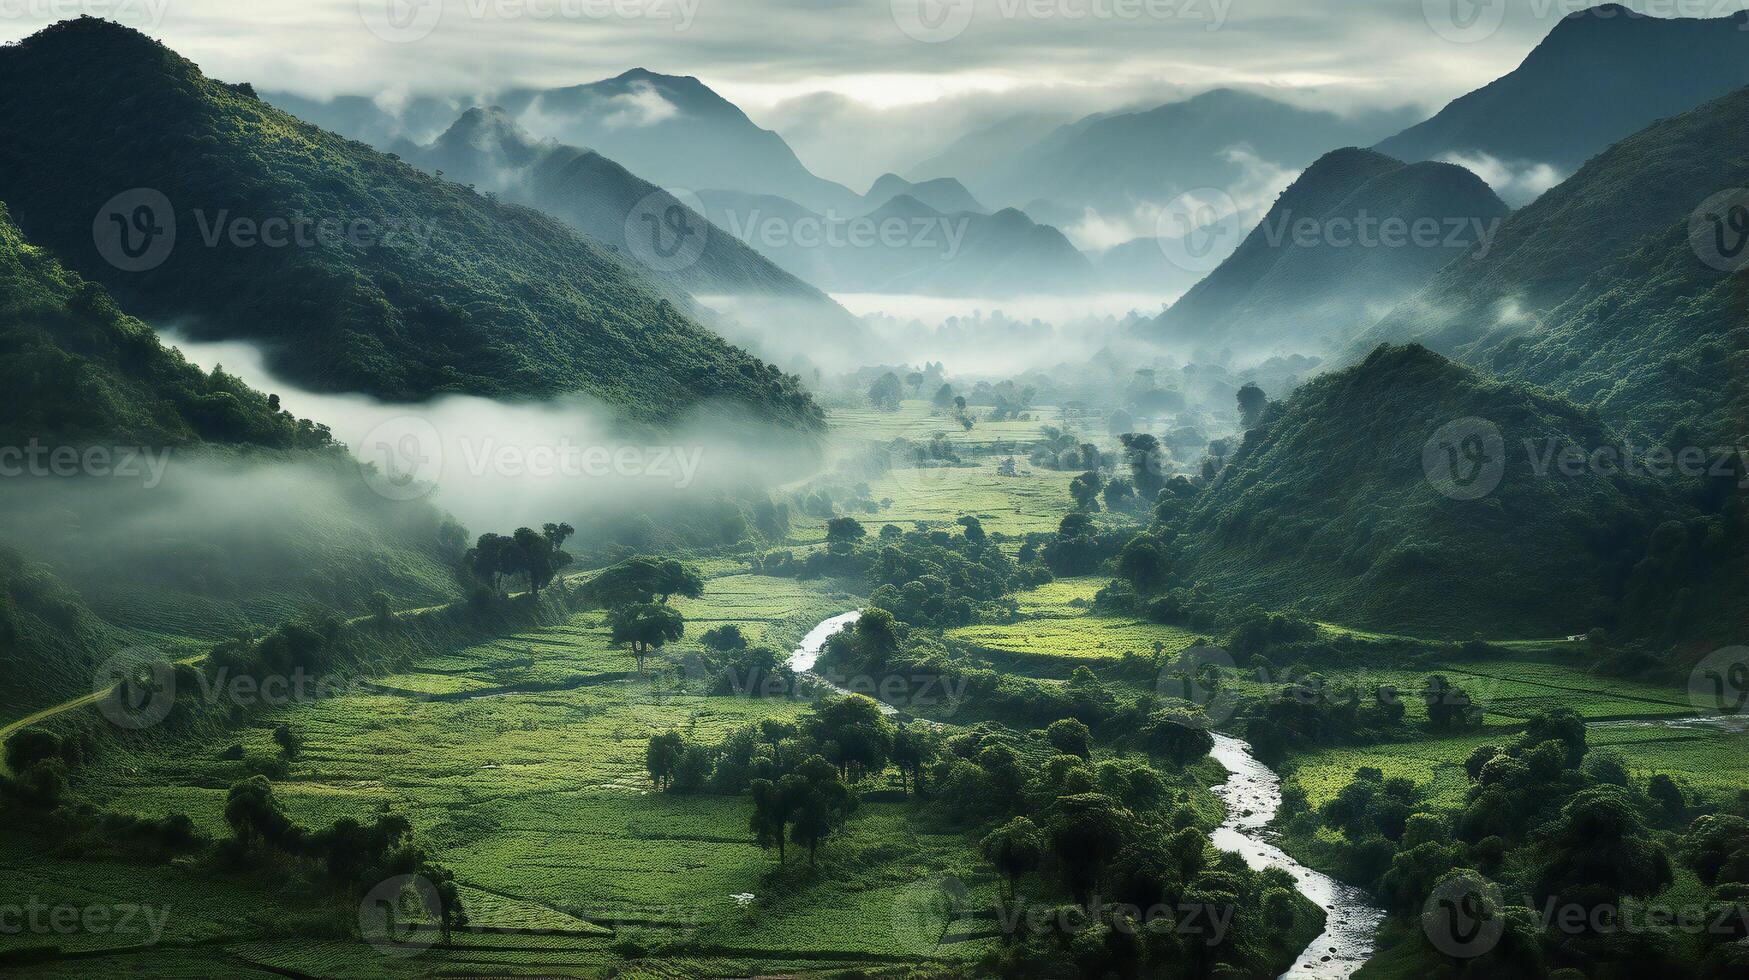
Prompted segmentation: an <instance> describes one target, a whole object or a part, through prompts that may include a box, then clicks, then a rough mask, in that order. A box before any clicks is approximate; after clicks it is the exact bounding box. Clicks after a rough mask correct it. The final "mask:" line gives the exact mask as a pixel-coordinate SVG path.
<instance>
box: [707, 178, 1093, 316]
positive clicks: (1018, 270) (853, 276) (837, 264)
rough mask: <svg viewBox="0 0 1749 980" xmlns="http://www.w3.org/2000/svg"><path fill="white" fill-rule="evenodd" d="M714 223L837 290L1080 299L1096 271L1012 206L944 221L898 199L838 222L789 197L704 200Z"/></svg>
mask: <svg viewBox="0 0 1749 980" xmlns="http://www.w3.org/2000/svg"><path fill="white" fill-rule="evenodd" d="M701 197H702V199H703V200H704V202H705V205H706V210H707V212H708V213H709V217H710V219H711V221H712V222H713V223H714V224H715V225H716V226H717V227H719V228H724V229H727V230H729V231H730V232H731V233H733V234H736V235H738V236H741V237H742V238H743V239H744V240H746V241H748V243H749V244H751V245H752V246H753V247H754V248H756V249H758V250H759V252H760V253H761V254H763V255H765V256H766V257H767V258H770V259H771V260H772V261H773V262H776V263H777V264H778V265H780V266H782V267H783V268H785V269H788V270H790V271H791V272H794V273H795V274H796V275H798V276H801V277H802V278H804V279H807V280H808V281H809V282H812V283H814V284H815V285H817V286H819V287H820V288H822V289H827V290H831V291H833V292H888V293H892V292H898V293H925V294H931V295H937V296H1013V295H1020V294H1027V293H1056V292H1075V291H1081V290H1085V289H1088V288H1090V287H1091V286H1092V285H1093V284H1094V282H1095V281H1096V277H1095V274H1094V271H1093V266H1092V264H1091V263H1089V262H1088V261H1087V258H1086V256H1084V255H1082V254H1081V253H1080V252H1079V251H1077V250H1076V249H1075V246H1073V245H1071V244H1070V243H1069V240H1068V239H1067V238H1065V237H1063V233H1062V232H1060V231H1058V230H1056V229H1055V228H1052V227H1049V226H1048V225H1040V224H1036V223H1034V222H1033V220H1032V219H1031V218H1028V217H1027V216H1026V215H1024V214H1022V213H1020V212H1019V211H1016V210H1014V209H1012V208H1009V209H1006V210H1003V211H999V212H997V213H995V214H977V213H975V212H970V211H962V212H959V213H956V214H944V213H942V212H940V211H937V210H936V209H934V208H932V207H930V206H929V205H927V204H925V203H923V202H922V201H919V200H917V199H916V198H914V197H912V196H910V195H909V194H900V195H898V196H897V197H894V198H892V199H891V200H889V201H887V202H886V203H885V204H883V205H881V206H880V207H879V208H877V209H875V210H874V211H871V212H869V213H868V214H865V215H861V216H859V217H855V218H848V219H842V220H836V221H835V220H832V218H831V217H830V216H829V215H821V214H817V213H815V212H812V211H809V210H807V209H806V208H803V207H802V206H801V205H799V204H796V203H795V202H793V201H789V200H785V199H783V198H777V197H771V196H759V195H744V194H729V193H721V192H706V193H704V194H702V195H701Z"/></svg>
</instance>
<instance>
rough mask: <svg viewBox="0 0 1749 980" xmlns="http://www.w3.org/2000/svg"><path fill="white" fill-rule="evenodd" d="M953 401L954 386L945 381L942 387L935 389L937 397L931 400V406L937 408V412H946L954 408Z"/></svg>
mask: <svg viewBox="0 0 1749 980" xmlns="http://www.w3.org/2000/svg"><path fill="white" fill-rule="evenodd" d="M953 399H954V394H953V385H950V384H948V383H947V382H945V381H944V382H942V384H941V387H939V388H937V389H935V397H934V398H933V399H932V400H931V402H930V404H932V405H933V406H934V407H935V410H936V411H938V412H945V411H947V410H948V409H949V408H950V407H952V406H953Z"/></svg>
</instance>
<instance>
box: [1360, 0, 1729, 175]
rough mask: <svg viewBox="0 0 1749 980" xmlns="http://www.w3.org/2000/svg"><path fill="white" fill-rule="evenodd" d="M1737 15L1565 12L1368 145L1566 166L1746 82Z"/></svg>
mask: <svg viewBox="0 0 1749 980" xmlns="http://www.w3.org/2000/svg"><path fill="white" fill-rule="evenodd" d="M1744 16H1745V15H1743V14H1737V15H1735V16H1731V17H1720V18H1713V19H1692V18H1690V19H1680V20H1661V19H1657V18H1651V17H1642V16H1639V15H1635V14H1632V13H1631V12H1630V11H1628V10H1627V9H1626V8H1624V7H1621V6H1619V5H1615V4H1607V5H1604V6H1602V7H1598V8H1595V9H1593V10H1588V11H1581V12H1578V13H1574V14H1570V15H1568V16H1567V17H1566V18H1564V19H1562V20H1561V21H1560V22H1559V23H1557V24H1556V25H1555V27H1554V29H1553V30H1552V31H1550V32H1549V35H1548V36H1547V37H1546V38H1544V39H1543V41H1542V43H1540V44H1538V45H1537V46H1536V48H1535V49H1533V50H1532V51H1531V53H1530V55H1529V56H1528V57H1526V58H1525V59H1524V62H1523V63H1522V64H1520V65H1519V66H1518V67H1517V68H1516V69H1514V70H1512V71H1511V72H1509V73H1507V74H1506V75H1503V76H1501V77H1500V78H1498V79H1496V80H1495V81H1493V82H1490V83H1489V84H1487V85H1485V86H1483V87H1482V88H1479V89H1477V90H1475V91H1474V92H1471V93H1469V94H1468V95H1465V96H1463V97H1461V98H1459V99H1457V100H1455V101H1453V102H1452V103H1451V104H1450V105H1448V106H1446V107H1445V108H1444V109H1442V110H1440V111H1439V113H1438V114H1436V115H1435V116H1433V118H1431V119H1428V120H1427V121H1425V122H1422V123H1419V124H1417V125H1415V126H1411V127H1410V128H1408V129H1406V130H1404V131H1403V132H1401V133H1398V134H1397V135H1395V136H1392V137H1391V138H1389V139H1387V140H1384V141H1383V142H1381V143H1379V144H1378V145H1377V146H1376V147H1375V148H1376V149H1377V150H1379V151H1380V152H1381V153H1388V154H1390V155H1391V156H1394V157H1397V158H1399V159H1402V160H1411V161H1415V160H1432V159H1436V158H1439V157H1443V156H1448V155H1453V154H1456V155H1465V156H1469V155H1476V154H1487V155H1488V156H1492V157H1494V158H1496V159H1498V160H1500V161H1503V162H1505V163H1507V164H1508V165H1514V166H1525V165H1534V164H1539V163H1540V164H1548V165H1550V166H1552V167H1554V168H1555V169H1556V170H1557V171H1558V172H1559V173H1561V174H1567V173H1571V172H1572V171H1573V170H1575V169H1577V168H1578V167H1579V165H1580V164H1582V163H1584V162H1585V160H1586V159H1587V158H1589V157H1590V156H1592V155H1593V154H1595V153H1598V152H1599V151H1601V150H1603V149H1604V148H1605V147H1607V146H1609V145H1610V144H1611V143H1614V142H1616V141H1617V140H1620V139H1622V138H1624V137H1626V136H1628V135H1630V134H1632V133H1634V132H1636V131H1637V130H1640V129H1642V128H1643V127H1645V126H1647V125H1649V124H1651V123H1652V122H1653V121H1655V120H1657V119H1660V118H1662V117H1665V116H1671V115H1675V114H1676V113H1679V112H1685V111H1687V110H1689V109H1692V108H1694V107H1695V106H1698V105H1700V104H1701V103H1703V102H1707V101H1709V100H1711V99H1716V98H1718V97H1719V96H1721V95H1724V94H1725V93H1727V92H1729V91H1731V90H1732V89H1736V88H1739V87H1741V86H1743V85H1745V84H1749V31H1745V30H1744V29H1743V28H1744V24H1745V21H1744ZM1532 196H1534V195H1532Z"/></svg>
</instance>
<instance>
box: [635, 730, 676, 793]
mask: <svg viewBox="0 0 1749 980" xmlns="http://www.w3.org/2000/svg"><path fill="white" fill-rule="evenodd" d="M685 753H686V736H684V735H682V734H680V733H679V732H676V731H667V732H659V733H657V734H655V735H651V736H650V743H649V744H648V745H646V746H644V767H645V768H646V769H648V770H650V779H651V780H652V781H654V782H655V784H656V789H657V791H658V792H660V791H661V790H664V789H667V788H668V787H669V786H672V785H674V776H675V773H677V772H678V771H679V769H680V759H681V756H683V755H684V754H685Z"/></svg>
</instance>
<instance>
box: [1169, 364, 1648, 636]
mask: <svg viewBox="0 0 1749 980" xmlns="http://www.w3.org/2000/svg"><path fill="white" fill-rule="evenodd" d="M1454 423H1455V424H1456V425H1457V426H1460V427H1462V426H1468V427H1469V428H1467V429H1464V430H1463V431H1461V432H1457V433H1456V436H1458V437H1460V438H1453V433H1454V430H1453V429H1452V428H1451V426H1453V424H1454ZM1466 435H1467V436H1469V437H1470V438H1467V439H1466V438H1461V437H1462V436H1466ZM1490 436H1492V438H1490ZM1612 438H1614V436H1613V434H1612V433H1610V432H1609V430H1607V429H1606V428H1605V427H1603V426H1602V425H1601V424H1600V423H1599V422H1597V421H1596V420H1595V419H1594V418H1592V417H1590V416H1588V415H1587V414H1586V413H1584V412H1583V411H1581V410H1580V409H1578V408H1577V407H1575V406H1573V405H1572V404H1571V403H1569V402H1566V401H1564V400H1562V399H1559V398H1554V397H1550V396H1548V395H1545V394H1542V393H1540V392H1539V391H1537V390H1536V389H1535V388H1532V387H1530V386H1527V385H1521V384H1516V383H1510V382H1498V381H1492V380H1489V379H1486V378H1484V377H1482V376H1480V375H1478V374H1477V373H1475V372H1474V371H1472V370H1470V369H1468V368H1465V367H1462V366H1460V365H1457V364H1454V363H1452V362H1450V361H1448V360H1446V359H1445V358H1443V357H1440V356H1438V355H1436V354H1433V353H1432V352H1430V351H1428V350H1426V349H1425V348H1421V347H1418V346H1407V347H1390V346H1382V347H1380V348H1378V349H1377V350H1375V351H1373V352H1372V353H1371V354H1370V355H1368V357H1367V358H1366V359H1365V360H1364V361H1362V362H1361V363H1360V364H1358V365H1355V366H1353V367H1350V368H1347V369H1345V370H1342V371H1338V372H1334V373H1331V374H1326V375H1322V376H1320V377H1318V378H1316V379H1314V380H1312V381H1310V382H1307V383H1306V384H1305V385H1303V386H1301V387H1300V388H1299V389H1298V390H1297V391H1295V392H1294V393H1293V394H1292V395H1291V396H1289V397H1288V398H1287V399H1286V400H1285V401H1284V402H1282V403H1279V404H1275V405H1272V406H1271V408H1270V410H1269V411H1268V412H1267V413H1266V415H1265V418H1264V420H1263V421H1262V422H1261V423H1260V424H1259V425H1258V426H1256V427H1255V428H1253V429H1251V430H1250V431H1249V432H1247V433H1246V434H1245V436H1244V439H1243V441H1242V443H1241V444H1240V446H1239V448H1237V449H1236V450H1235V451H1234V452H1233V454H1232V456H1231V457H1230V458H1229V460H1228V461H1227V463H1226V465H1225V467H1224V469H1223V470H1222V471H1221V472H1220V474H1219V475H1218V477H1217V479H1216V481H1215V483H1214V484H1213V485H1212V486H1211V487H1209V488H1208V489H1207V490H1205V491H1204V492H1203V493H1202V494H1200V495H1199V496H1198V497H1197V498H1195V501H1194V502H1193V503H1192V504H1191V505H1190V509H1189V510H1188V511H1187V512H1186V513H1185V514H1184V515H1183V516H1182V517H1181V518H1180V519H1179V523H1178V530H1179V537H1178V539H1177V541H1178V544H1177V545H1176V547H1181V548H1182V550H1183V553H1184V555H1185V556H1186V568H1185V576H1186V579H1187V580H1189V581H1193V582H1194V581H1201V582H1203V583H1204V584H1205V585H1206V586H1207V587H1208V588H1209V589H1210V590H1211V592H1212V593H1214V594H1216V595H1220V596H1223V597H1225V598H1228V599H1231V600H1233V601H1234V602H1236V603H1239V604H1243V603H1247V602H1257V603H1260V604H1262V605H1264V606H1266V607H1269V608H1278V607H1282V606H1286V605H1291V604H1295V603H1298V604H1300V605H1301V606H1302V607H1303V608H1305V609H1306V610H1307V611H1308V612H1310V613H1311V614H1312V615H1314V616H1315V617H1317V618H1319V619H1327V620H1333V621H1336V622H1341V623H1345V624H1354V625H1360V626H1364V627H1366V628H1370V629H1379V630H1387V631H1401V632H1407V633H1411V634H1413V635H1416V636H1427V635H1443V636H1452V637H1468V636H1470V635H1472V634H1473V633H1474V632H1477V631H1485V632H1486V633H1487V635H1489V636H1525V637H1539V636H1558V635H1570V634H1573V633H1577V632H1582V631H1584V630H1586V629H1589V628H1591V627H1593V626H1598V625H1604V624H1608V623H1611V622H1612V617H1613V616H1614V615H1615V610H1616V606H1617V602H1618V599H1619V596H1618V592H1619V583H1620V581H1621V580H1622V579H1623V578H1625V575H1626V569H1625V567H1624V566H1625V565H1626V564H1627V561H1628V560H1630V559H1631V556H1632V555H1635V554H1638V553H1639V551H1640V550H1641V549H1643V547H1644V540H1645V537H1646V534H1647V532H1648V531H1649V529H1650V527H1651V525H1652V523H1653V522H1654V520H1655V518H1656V517H1657V516H1658V515H1660V514H1663V513H1667V512H1668V511H1669V509H1670V504H1669V501H1668V499H1667V498H1666V496H1665V495H1664V493H1663V490H1662V488H1661V487H1659V486H1658V485H1656V484H1655V483H1654V482H1652V481H1650V480H1648V479H1645V478H1643V477H1625V476H1620V475H1605V474H1601V473H1596V472H1592V471H1589V470H1587V471H1585V472H1583V473H1582V474H1581V475H1575V476H1565V475H1562V474H1560V473H1558V472H1556V471H1549V472H1547V473H1542V474H1539V473H1538V472H1536V459H1537V457H1536V456H1535V452H1536V451H1538V450H1533V449H1532V448H1531V447H1543V446H1545V445H1557V446H1558V445H1564V444H1568V443H1571V444H1574V445H1578V446H1597V445H1606V444H1609V440H1611V439H1612ZM1448 446H1450V447H1451V448H1452V449H1453V451H1454V452H1456V453H1457V454H1458V456H1459V462H1458V467H1457V468H1454V469H1452V470H1451V471H1450V476H1449V478H1448V477H1447V473H1446V472H1445V471H1442V470H1441V469H1440V466H1441V465H1442V464H1443V463H1444V462H1445V461H1446V460H1447V459H1448V458H1449V457H1447V455H1446V450H1447V448H1448ZM1495 477H1498V483H1497V485H1496V486H1494V487H1493V488H1491V489H1490V487H1489V484H1490V483H1494V482H1495V479H1494V478H1495Z"/></svg>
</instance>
